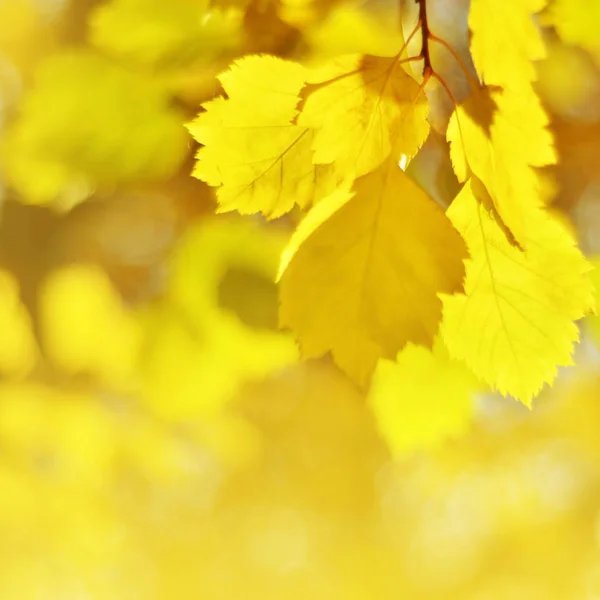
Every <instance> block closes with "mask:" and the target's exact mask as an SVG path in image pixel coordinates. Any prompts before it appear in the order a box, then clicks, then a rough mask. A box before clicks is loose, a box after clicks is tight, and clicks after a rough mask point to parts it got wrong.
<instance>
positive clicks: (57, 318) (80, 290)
mask: <svg viewBox="0 0 600 600" xmlns="http://www.w3.org/2000/svg"><path fill="white" fill-rule="evenodd" d="M40 311H41V325H42V334H43V341H44V348H45V350H46V352H47V353H48V356H49V358H50V359H51V360H52V361H53V362H54V363H55V364H56V365H57V366H58V367H59V368H61V369H63V370H65V371H66V372H67V373H71V374H77V373H88V374H92V375H94V376H96V377H98V378H99V379H100V380H101V381H102V382H103V383H109V384H113V385H116V386H119V387H121V386H125V387H126V388H130V387H131V386H132V385H133V381H132V379H131V378H132V377H133V373H134V366H135V361H136V359H137V352H138V346H139V330H138V324H137V322H136V320H135V317H134V316H133V315H132V314H131V313H129V312H128V311H127V310H126V308H125V306H123V303H122V301H121V299H120V298H119V296H118V294H117V293H116V291H115V290H114V289H113V287H112V285H111V283H110V280H109V279H108V277H107V275H106V274H105V273H103V272H102V271H101V270H99V269H98V268H96V267H92V266H87V265H76V266H71V267H65V268H62V269H60V270H57V271H54V272H53V273H51V274H50V276H49V277H48V279H47V280H46V281H45V283H44V286H43V288H42V290H41V295H40Z"/></svg>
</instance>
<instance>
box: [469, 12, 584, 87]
mask: <svg viewBox="0 0 600 600" xmlns="http://www.w3.org/2000/svg"><path fill="white" fill-rule="evenodd" d="M581 1H583V0H581ZM546 4H547V0H472V1H471V7H470V10H469V29H470V30H471V34H472V38H471V55H472V57H473V62H474V63H475V68H476V69H477V72H478V74H479V76H480V77H481V80H482V82H484V83H485V84H486V85H499V86H502V87H505V88H516V87H519V86H520V85H521V84H527V83H529V82H531V81H533V80H534V79H535V66H534V64H533V61H536V60H541V59H542V58H544V57H545V56H546V48H545V45H544V42H543V39H542V34H541V31H540V29H539V26H538V25H537V24H536V23H535V21H534V19H533V16H534V15H535V14H536V13H538V12H540V11H541V10H542V9H543V8H544V7H545V6H546Z"/></svg>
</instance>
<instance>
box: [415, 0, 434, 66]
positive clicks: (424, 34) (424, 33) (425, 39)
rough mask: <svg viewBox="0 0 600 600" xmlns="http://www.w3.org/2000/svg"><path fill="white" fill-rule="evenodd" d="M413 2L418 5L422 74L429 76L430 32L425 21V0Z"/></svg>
mask: <svg viewBox="0 0 600 600" xmlns="http://www.w3.org/2000/svg"><path fill="white" fill-rule="evenodd" d="M415 2H416V3H417V4H418V5H419V23H420V25H421V53H420V56H421V58H422V59H423V76H424V77H429V76H430V75H432V74H433V68H432V67H431V57H430V55H429V38H430V37H431V32H430V31H429V24H428V23H427V0H415Z"/></svg>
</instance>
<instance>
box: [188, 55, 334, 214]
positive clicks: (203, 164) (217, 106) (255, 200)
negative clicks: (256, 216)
mask: <svg viewBox="0 0 600 600" xmlns="http://www.w3.org/2000/svg"><path fill="white" fill-rule="evenodd" d="M219 79H220V81H221V83H222V84H223V88H224V90H225V92H226V94H227V96H228V98H227V99H225V98H217V99H216V100H212V101H210V102H207V103H205V104H204V105H203V109H204V112H202V113H200V115H199V116H198V117H197V118H196V120H195V121H194V122H193V123H191V124H190V125H189V130H190V132H191V133H192V135H193V136H194V137H195V138H196V140H197V141H198V142H200V144H203V147H202V148H200V150H199V151H198V154H197V158H198V161H197V163H196V166H195V168H194V175H195V176H196V177H198V178H199V179H201V180H203V181H206V182H207V183H208V184H209V185H212V186H215V187H218V190H217V198H218V200H219V211H220V212H228V211H232V210H237V211H238V212H240V213H242V214H252V213H257V212H262V213H263V214H265V215H266V216H267V217H278V216H280V215H282V214H284V213H286V212H288V211H289V210H291V209H292V208H293V206H294V205H295V204H299V205H300V206H301V207H307V206H309V205H310V204H311V203H312V202H314V201H315V200H316V199H318V198H319V197H321V196H323V195H324V194H326V193H328V192H330V191H331V190H332V187H333V184H334V181H333V177H332V169H331V167H328V166H319V165H313V162H312V143H313V131H312V130H310V129H309V128H308V127H303V126H299V125H296V124H294V123H293V121H294V119H295V118H296V116H297V114H298V108H297V107H298V103H299V102H300V96H299V94H300V90H301V89H302V88H303V86H304V84H305V80H306V70H305V69H304V67H302V66H301V65H299V64H297V63H293V62H289V61H284V60H281V59H279V58H275V57H272V56H249V57H246V58H243V59H240V60H238V61H236V62H235V63H234V64H233V66H232V67H231V69H230V70H229V71H227V72H226V73H224V74H222V75H221V76H220V77H219Z"/></svg>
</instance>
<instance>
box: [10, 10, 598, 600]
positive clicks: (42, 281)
mask: <svg viewBox="0 0 600 600" xmlns="http://www.w3.org/2000/svg"><path fill="white" fill-rule="evenodd" d="M407 4H408V2H407ZM399 6H400V5H399V4H398V3H396V2H391V1H387V0H369V1H368V2H348V1H345V0H217V1H216V2H208V1H205V0H170V1H169V2H162V1H160V0H108V1H107V2H96V1H95V0H0V136H1V142H0V164H1V170H0V197H1V200H0V209H1V220H0V373H1V375H2V377H1V379H0V598H1V599H2V600H38V599H39V600H88V599H89V600H104V599H107V600H108V599H110V600H117V599H120V598H122V599H124V600H134V599H140V600H151V599H157V600H158V599H160V600H166V599H172V598H173V599H179V598H181V599H187V598H190V599H201V600H233V599H234V598H235V599H238V598H249V599H250V598H252V599H253V598H256V599H259V598H260V599H261V600H269V599H271V598H272V599H275V598H277V599H282V598H285V599H296V598H298V599H308V598H311V599H315V600H316V599H321V598H323V599H327V600H334V599H337V598H339V599H340V600H353V599H356V600H359V599H360V600H367V599H368V600H371V599H388V598H389V599H397V598H408V599H419V600H430V599H431V600H433V599H438V598H439V599H442V598H443V599H444V600H449V599H458V600H515V599H517V600H520V599H523V600H525V599H526V600H538V599H539V600H553V599H557V600H558V599H560V600H597V599H599V598H600V403H599V398H600V396H599V394H598V391H599V390H600V370H599V365H600V355H599V353H598V342H599V341H600V324H599V323H600V321H599V320H598V319H600V317H590V318H589V319H588V321H587V322H586V323H584V325H583V328H584V332H583V342H582V344H581V346H580V347H579V348H578V350H577V355H576V366H575V367H573V368H569V369H565V370H564V371H563V372H562V373H561V375H560V377H559V380H558V383H557V384H556V385H555V386H554V387H553V389H552V390H545V391H544V392H543V393H542V395H541V396H540V397H539V398H538V399H537V400H536V401H535V404H534V409H533V410H532V411H529V410H528V409H526V408H525V407H523V406H521V405H520V404H517V403H516V402H514V401H512V400H510V399H503V398H500V397H495V396H490V395H482V396H477V397H475V398H473V406H474V415H473V419H472V423H471V425H470V426H469V428H468V430H467V431H466V432H465V433H464V435H462V436H457V437H456V438H455V439H450V440H447V441H446V442H444V443H442V444H437V445H434V446H433V447H432V448H426V449H424V450H422V451H418V452H416V453H413V454H411V455H409V456H406V457H405V458H395V459H394V458H392V452H391V451H390V448H389V446H388V445H387V444H386V441H385V440H384V439H383V437H382V435H380V433H379V432H378V429H377V427H376V425H375V421H374V417H373V415H372V413H371V411H370V410H369V408H368V406H367V403H366V402H365V398H364V394H363V393H361V392H359V391H358V390H357V389H356V388H355V387H354V386H353V385H352V384H351V383H350V382H349V381H348V380H347V379H346V378H345V377H344V376H343V375H342V374H341V373H340V372H339V371H338V370H337V369H336V368H335V367H334V366H333V365H332V364H331V363H330V361H328V360H327V359H323V360H321V361H311V362H306V363H300V362H299V361H298V351H297V349H296V345H295V343H294V342H293V340H292V339H291V337H290V336H289V335H288V334H287V333H284V332H280V331H278V330H277V326H276V325H277V289H276V285H275V283H274V279H275V275H276V272H277V267H278V261H279V256H280V253H281V251H282V248H283V247H284V245H285V243H286V241H287V239H288V237H289V235H290V232H291V230H292V225H293V223H294V219H295V216H292V217H288V218H285V219H281V220H279V221H277V222H275V223H270V224H268V225H267V224H266V222H264V221H263V220H262V219H260V218H257V217H247V218H241V217H232V216H230V215H221V216H215V215H214V199H213V195H212V191H211V190H209V188H208V187H207V186H205V185H204V184H202V183H200V182H199V181H197V180H195V179H192V178H191V177H190V171H191V168H192V161H193V155H194V152H195V150H196V148H195V147H194V145H193V143H192V140H191V138H190V137H189V136H188V134H187V132H186V130H185V127H184V125H185V123H187V122H189V121H190V119H191V118H193V117H194V115H195V114H196V113H197V112H198V106H199V103H200V102H202V101H205V100H207V99H210V98H211V97H213V96H214V94H215V93H216V92H217V91H218V87H217V86H218V82H217V81H216V80H215V75H216V74H218V73H219V72H221V71H222V70H223V69H225V68H226V66H227V65H228V64H229V62H230V61H231V60H232V59H233V58H235V57H238V56H240V55H243V54H246V53H251V52H268V53H275V54H278V55H280V56H286V57H291V58H294V59H302V60H305V61H307V62H310V61H314V60H318V59H320V58H324V57H331V56H336V55H339V54H343V53H346V52H350V51H353V52H373V53H381V54H385V53H386V52H389V51H390V49H394V48H396V49H397V45H398V41H399V40H400V41H401V36H400V29H399V27H400V16H399V11H398V8H399ZM430 10H431V20H432V22H433V23H435V25H436V26H437V27H438V28H439V29H443V31H444V33H445V35H446V39H447V40H448V41H450V42H451V43H452V44H453V46H454V47H455V48H456V50H457V52H459V54H460V55H462V56H463V57H464V58H465V60H468V38H467V35H466V34H467V30H466V22H467V21H466V18H467V17H466V15H467V10H468V2H467V0H452V1H451V2H448V1H445V2H443V1H442V0H437V1H435V2H433V1H432V2H431V9H430ZM599 25H600V24H599ZM546 37H547V44H548V49H549V55H548V58H547V60H545V61H544V62H542V63H540V64H539V65H538V76H539V81H538V90H539V92H540V94H541V95H542V98H543V99H544V102H545V104H546V106H547V108H548V110H549V111H550V113H551V115H552V123H553V129H554V132H555V134H556V139H557V145H558V148H559V151H560V162H559V165H558V167H557V168H556V169H554V170H553V172H552V176H553V177H554V180H555V181H556V183H557V190H558V194H557V198H556V206H557V207H558V208H561V209H564V210H565V211H566V212H567V213H568V215H569V216H570V218H571V220H572V222H573V225H574V227H575V228H576V230H577V231H578V233H579V236H580V239H581V244H582V246H583V248H584V250H585V251H586V252H588V253H589V254H590V255H591V256H595V255H596V254H599V253H600V209H599V207H600V187H599V181H598V178H599V177H600V152H599V150H600V102H599V99H600V72H599V70H598V62H597V60H598V59H597V56H595V55H594V53H593V52H586V50H585V49H582V48H579V47H576V46H571V45H568V44H565V43H563V42H561V41H559V38H558V36H557V35H556V32H554V31H553V30H552V29H551V28H550V27H548V29H547V31H546ZM588 50H589V49H588ZM434 60H437V61H438V63H437V68H438V70H439V71H440V72H441V73H443V74H444V76H445V77H447V79H448V82H449V84H450V85H451V87H452V89H453V90H454V91H455V93H456V96H457V98H460V97H461V95H464V94H466V92H467V90H468V88H467V87H465V82H464V81H461V80H460V73H459V72H457V71H456V65H455V64H454V63H452V62H451V61H449V60H448V57H447V56H446V55H444V54H443V53H442V54H440V56H439V57H437V59H436V58H435V57H434ZM438 96H439V95H438V94H437V93H434V94H433V95H432V96H431V98H430V102H431V103H432V105H433V107H434V109H433V110H434V119H438V120H439V122H441V123H443V122H445V120H447V118H448V114H449V107H448V106H447V104H446V102H447V99H445V98H441V97H438ZM444 148H445V142H444V139H443V136H439V135H437V134H433V135H432V137H431V138H430V139H429V140H428V142H427V144H426V146H425V148H424V150H423V152H422V154H421V155H420V157H419V159H418V160H417V161H415V167H414V172H413V175H414V177H415V178H416V179H417V180H419V181H420V182H421V183H422V185H424V187H426V188H427V189H428V191H429V192H430V194H431V195H432V196H434V197H435V198H436V199H438V200H439V201H440V202H442V203H446V204H447V203H448V202H449V201H450V200H451V198H452V197H453V195H454V194H455V193H456V189H457V182H456V181H455V180H454V178H453V175H452V172H451V167H450V164H449V162H448V159H447V157H444V158H441V156H442V154H443V150H444ZM599 283H600V278H599ZM410 400H411V401H413V402H415V403H418V402H419V398H418V397H415V398H411V399H410ZM441 401H443V397H442V398H441Z"/></svg>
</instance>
